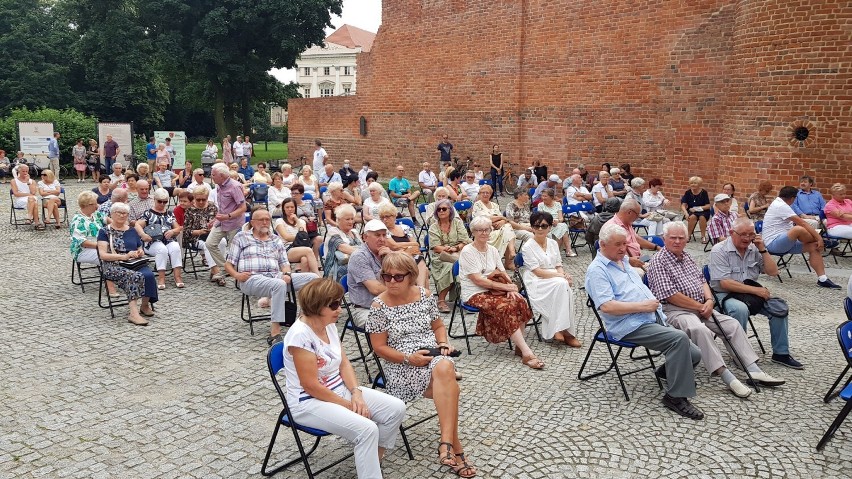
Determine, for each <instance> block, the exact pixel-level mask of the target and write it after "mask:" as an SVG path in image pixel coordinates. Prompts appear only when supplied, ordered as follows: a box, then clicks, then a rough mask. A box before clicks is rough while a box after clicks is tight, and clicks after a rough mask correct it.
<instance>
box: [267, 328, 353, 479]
mask: <svg viewBox="0 0 852 479" xmlns="http://www.w3.org/2000/svg"><path fill="white" fill-rule="evenodd" d="M266 366H267V368H268V369H269V375H270V376H271V377H272V385H273V386H275V390H276V391H278V397H280V398H281V402H282V403H283V404H284V408H283V409H282V410H281V413H280V414H279V415H278V420H277V421H276V422H275V430H274V431H273V432H272V439H270V440H269V446H268V447H267V448H266V456H265V457H264V458H263V465H262V466H261V467H260V473H261V474H263V475H264V476H273V475H275V474H278V473H279V472H281V471H283V470H284V469H286V468H288V467H290V466H292V465H293V464H296V463H297V462H301V463H302V465H304V466H305V472H306V473H307V474H308V477H309V478H313V477H314V474H319V473H321V472H323V471H326V470H328V469H331V468H332V467H334V466H336V465H338V464H340V463H341V462H343V461H345V460H347V459H349V458H350V457H352V456H353V455H354V453H349V454H348V455H346V456H344V457H342V458H340V459H338V460H337V461H335V462H333V463H331V464H328V465H327V466H325V467H323V468H322V469H318V470H317V471H316V472H313V471H311V465H310V463H309V462H308V458H309V457H310V455H311V454H313V452H314V451H315V450H316V449H317V446H318V445H319V442H320V439H322V438H324V437H326V436H330V435H331V434H330V433H328V432H326V431H323V430H322V429H316V428H312V427H308V426H302V425H301V424H298V423H296V421H295V420H293V415H292V414H291V413H290V407H289V406H288V405H287V396H286V395H285V394H284V390H283V388H282V387H281V385H280V384H279V383H278V372H279V371H281V369H282V368H283V367H284V343H275V344H273V345H272V347H271V348H269V351H268V352H267V353H266ZM281 426H284V427H286V428H289V429H290V430H291V431H293V438H294V439H295V440H296V447H297V448H298V450H299V457H297V458H296V459H293V460H291V461H289V462H286V463H284V464H282V465H280V466H278V467H276V468H275V469H272V470H268V469H267V467H268V466H269V458H270V456H271V455H272V448H273V446H275V439H276V438H277V437H278V431H279V430H280V429H281ZM299 431H301V432H303V433H305V434H310V435H311V436H314V438H315V441H314V445H313V446H312V447H311V448H310V450H308V451H307V452H306V451H305V447H304V446H303V445H302V438H301V437H300V435H299Z"/></svg>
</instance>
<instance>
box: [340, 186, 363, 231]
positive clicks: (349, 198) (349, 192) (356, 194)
mask: <svg viewBox="0 0 852 479" xmlns="http://www.w3.org/2000/svg"><path fill="white" fill-rule="evenodd" d="M360 184H361V182H360V181H359V180H358V177H357V176H356V177H351V178H349V179H346V180H344V181H343V198H345V199H346V202H347V203H350V204H351V205H352V206H354V207H355V209H356V210H358V209H361V205H363V204H364V198H363V197H362V196H361V186H360ZM358 220H359V221H360V220H361V218H358Z"/></svg>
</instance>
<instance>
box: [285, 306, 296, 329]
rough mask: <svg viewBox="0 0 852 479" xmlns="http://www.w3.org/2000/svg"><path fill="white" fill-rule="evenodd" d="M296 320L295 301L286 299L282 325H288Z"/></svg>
mask: <svg viewBox="0 0 852 479" xmlns="http://www.w3.org/2000/svg"><path fill="white" fill-rule="evenodd" d="M295 322H296V303H294V302H292V301H286V302H285V303H284V326H287V327H290V326H292V325H293V323H295Z"/></svg>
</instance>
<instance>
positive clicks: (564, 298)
mask: <svg viewBox="0 0 852 479" xmlns="http://www.w3.org/2000/svg"><path fill="white" fill-rule="evenodd" d="M521 253H522V254H523V255H524V267H523V269H522V271H523V277H524V285H525V286H526V287H527V294H528V295H529V298H530V304H531V305H532V310H533V312H534V313H538V314H541V316H542V330H541V335H542V336H543V337H544V338H545V339H551V338H553V336H554V335H555V334H556V333H557V332H559V331H564V330H568V332H569V333H570V334H571V335H572V336H576V333H575V332H574V328H575V324H574V292H573V291H571V287H570V286H568V282H567V281H566V280H565V279H564V278H547V279H544V278H539V277H538V276H536V275H535V273H533V272H532V270H534V269H536V268H542V269H547V270H553V271H555V270H556V266H561V265H562V257H561V255H560V254H559V245H558V244H557V243H556V241H555V240H553V239H551V238H547V251H546V252H545V251H543V250H542V249H541V246H539V245H538V243H536V242H535V240H534V239H533V240H530V241H526V242H524V245H523V246H522V247H521Z"/></svg>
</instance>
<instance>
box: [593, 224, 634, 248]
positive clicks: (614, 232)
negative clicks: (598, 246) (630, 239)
mask: <svg viewBox="0 0 852 479" xmlns="http://www.w3.org/2000/svg"><path fill="white" fill-rule="evenodd" d="M616 238H624V239H627V231H624V228H622V227H621V226H619V225H617V224H615V223H613V222H611V221H607V222H606V223H604V225H603V226H602V227H601V231H600V233H599V234H598V240H599V241H600V242H601V243H607V244H609V242H610V241H612V240H614V239H616Z"/></svg>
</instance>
